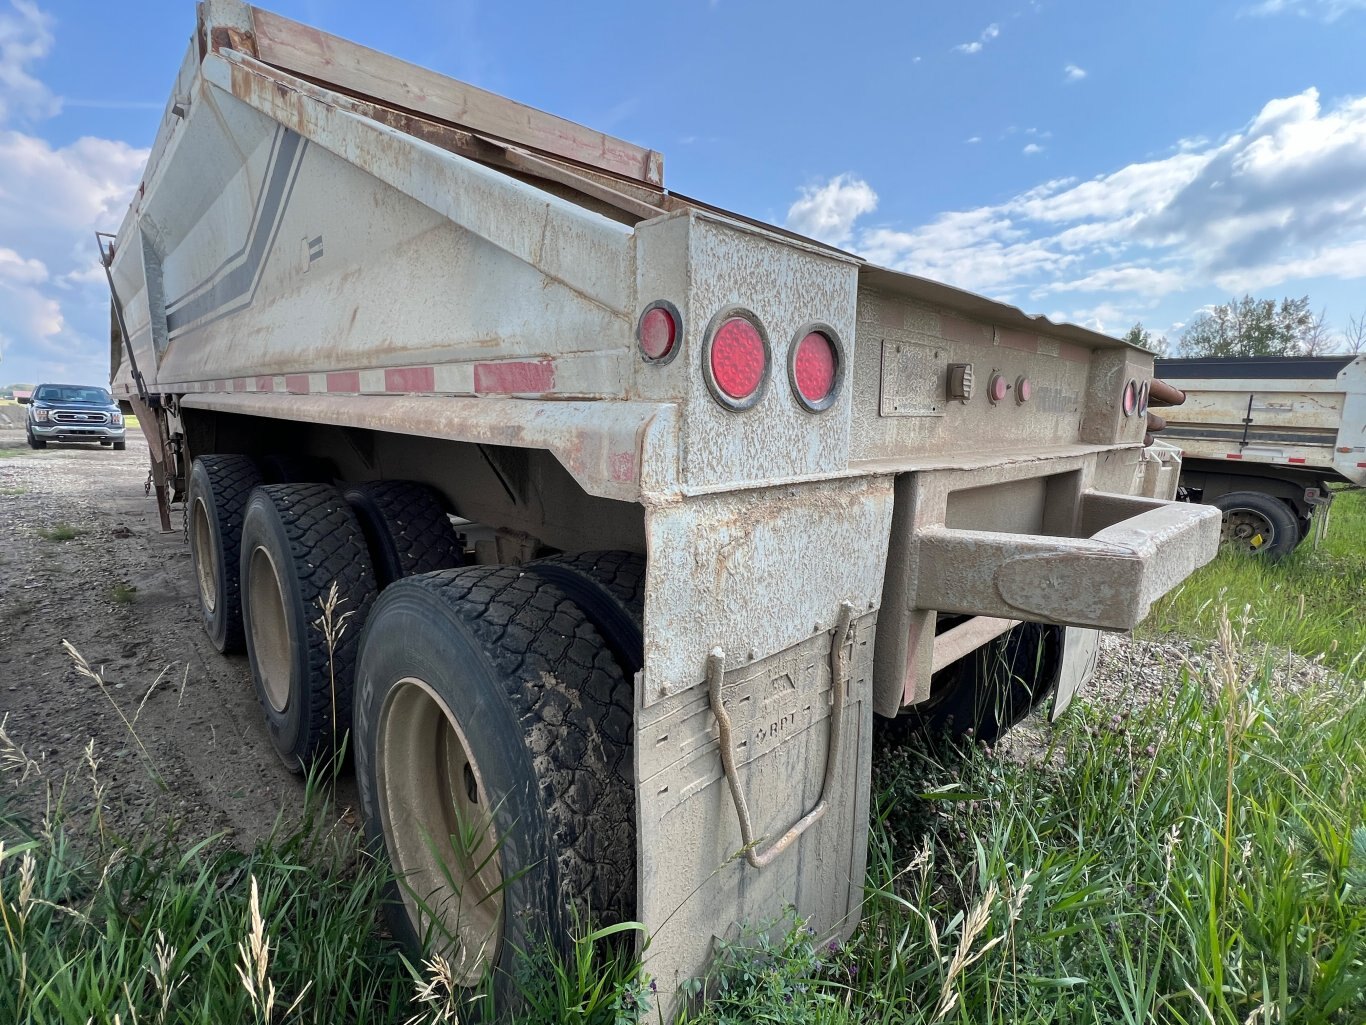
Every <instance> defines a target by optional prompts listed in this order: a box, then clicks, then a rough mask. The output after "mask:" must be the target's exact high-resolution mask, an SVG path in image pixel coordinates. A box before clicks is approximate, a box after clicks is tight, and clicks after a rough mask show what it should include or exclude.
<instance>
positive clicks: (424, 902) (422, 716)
mask: <svg viewBox="0 0 1366 1025" xmlns="http://www.w3.org/2000/svg"><path fill="white" fill-rule="evenodd" d="M465 737H466V734H465V731H464V729H462V727H461V725H460V722H459V720H458V719H456V717H455V715H454V714H452V712H451V710H450V708H449V707H448V706H447V705H446V703H445V702H444V701H443V700H442V699H441V698H440V697H439V696H438V695H437V694H436V692H435V691H434V690H432V688H431V687H430V686H428V685H427V684H426V683H425V682H423V681H422V680H419V679H415V678H413V677H405V678H404V679H402V680H400V681H399V682H398V683H397V684H395V685H394V687H393V689H392V690H390V692H389V694H388V696H387V697H386V698H385V702H384V707H383V709H382V710H381V711H380V715H379V724H378V731H377V734H376V745H375V747H376V750H375V769H376V782H377V784H378V785H377V787H376V790H377V791H378V796H379V811H380V821H381V823H382V824H383V827H384V838H385V844H386V846H387V847H388V851H389V860H390V862H391V863H392V865H393V867H394V870H395V872H396V873H397V874H398V877H399V886H400V889H401V890H402V892H403V902H404V905H405V906H406V907H407V910H408V917H409V919H410V920H411V921H412V922H413V923H414V926H415V927H416V929H417V931H418V934H419V937H420V938H423V939H426V938H427V936H426V935H424V934H426V933H428V932H430V935H431V938H432V939H433V941H434V945H435V946H437V947H443V946H444V947H445V948H446V950H445V951H444V953H445V954H446V956H447V958H448V959H449V960H450V963H451V972H452V977H453V978H454V980H455V981H456V983H458V984H459V985H461V986H474V985H476V984H477V983H478V982H479V980H480V977H481V976H482V974H483V972H484V970H485V968H486V967H487V965H489V964H491V963H494V962H496V961H497V958H498V951H499V947H500V945H501V942H502V928H501V926H502V920H503V872H502V865H501V864H500V858H499V853H498V835H497V832H496V830H495V827H494V823H493V809H492V808H491V807H490V806H489V802H488V791H487V789H486V788H485V786H484V779H483V776H482V775H481V773H480V771H479V766H478V764H477V763H476V762H475V760H474V758H473V756H472V755H471V753H470V747H469V744H468V742H467V741H466V739H465Z"/></svg>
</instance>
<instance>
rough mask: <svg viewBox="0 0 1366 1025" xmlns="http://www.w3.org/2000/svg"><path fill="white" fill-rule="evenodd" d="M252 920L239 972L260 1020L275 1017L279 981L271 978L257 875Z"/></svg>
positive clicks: (240, 953) (240, 954)
mask: <svg viewBox="0 0 1366 1025" xmlns="http://www.w3.org/2000/svg"><path fill="white" fill-rule="evenodd" d="M249 915H250V922H249V924H248V928H247V934H246V936H244V937H243V938H242V939H241V941H239V942H238V944H237V954H238V957H239V958H240V959H241V964H239V965H238V966H237V974H238V976H239V977H240V978H241V980H242V987H243V989H245V990H246V991H247V998H248V999H249V1000H250V1001H251V1006H252V1010H254V1011H255V1012H256V1020H257V1021H258V1022H272V1021H274V1020H275V983H274V982H273V981H271V978H270V939H269V937H267V936H266V923H265V921H264V919H262V917H261V894H260V888H259V887H258V886H257V883H256V876H255V875H253V876H252V877H251V899H250V905H249ZM312 985H313V983H312V981H311V980H310V981H309V982H307V983H305V985H304V988H303V989H301V990H300V991H299V995H298V996H296V997H295V998H294V1002H293V1003H292V1004H290V1005H289V1006H288V1007H287V1008H285V1010H284V1012H283V1016H284V1017H286V1018H287V1017H289V1015H291V1014H293V1013H294V1011H295V1010H296V1009H297V1008H298V1006H299V1004H300V1003H301V1002H302V1001H303V999H304V996H305V995H306V994H307V993H308V991H309V989H310V988H311V987H312Z"/></svg>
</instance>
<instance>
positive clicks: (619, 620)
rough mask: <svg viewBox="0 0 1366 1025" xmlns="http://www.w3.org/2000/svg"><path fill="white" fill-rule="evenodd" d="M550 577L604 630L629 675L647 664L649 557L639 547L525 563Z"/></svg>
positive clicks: (630, 677) (629, 678) (603, 635)
mask: <svg viewBox="0 0 1366 1025" xmlns="http://www.w3.org/2000/svg"><path fill="white" fill-rule="evenodd" d="M523 568H524V569H525V570H526V571H527V572H528V573H535V574H536V575H537V576H538V577H540V578H541V579H542V580H548V581H550V582H551V583H552V584H554V585H555V586H556V587H558V588H559V589H560V590H561V591H563V592H564V593H565V594H566V595H567V596H568V597H569V599H570V600H571V601H572V602H573V603H574V604H575V605H577V606H578V607H579V608H581V609H582V610H583V612H584V615H586V616H587V617H588V620H589V622H591V623H592V624H593V626H595V627H596V628H597V630H598V633H600V634H602V637H603V640H605V641H606V642H607V646H608V648H610V649H611V650H612V654H613V655H615V656H616V659H617V664H618V665H619V666H621V671H622V672H623V673H625V674H626V678H627V679H628V680H633V679H635V675H636V673H638V672H640V670H641V668H642V667H643V666H644V664H645V634H644V624H645V558H644V556H641V555H637V554H636V553H635V552H615V551H608V552H580V553H578V554H575V555H552V556H550V557H548V558H545V559H537V560H536V561H535V562H529V563H527V564H526V565H525V566H524V567H523Z"/></svg>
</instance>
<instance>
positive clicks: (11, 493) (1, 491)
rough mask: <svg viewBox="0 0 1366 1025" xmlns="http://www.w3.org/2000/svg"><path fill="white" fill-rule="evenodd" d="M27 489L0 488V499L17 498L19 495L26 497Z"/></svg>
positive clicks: (20, 487) (19, 487)
mask: <svg viewBox="0 0 1366 1025" xmlns="http://www.w3.org/2000/svg"><path fill="white" fill-rule="evenodd" d="M28 493H29V489H28V488H26V487H22V486H18V485H16V486H13V487H3V488H0V498H18V497H19V496H20V495H27V494H28Z"/></svg>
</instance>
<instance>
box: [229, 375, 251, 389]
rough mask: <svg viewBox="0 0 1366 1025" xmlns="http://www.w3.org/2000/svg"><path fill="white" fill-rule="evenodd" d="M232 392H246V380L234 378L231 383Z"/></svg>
mask: <svg viewBox="0 0 1366 1025" xmlns="http://www.w3.org/2000/svg"><path fill="white" fill-rule="evenodd" d="M232 390H233V391H246V390H247V379H246V378H245V377H238V378H234V379H233V382H232Z"/></svg>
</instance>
